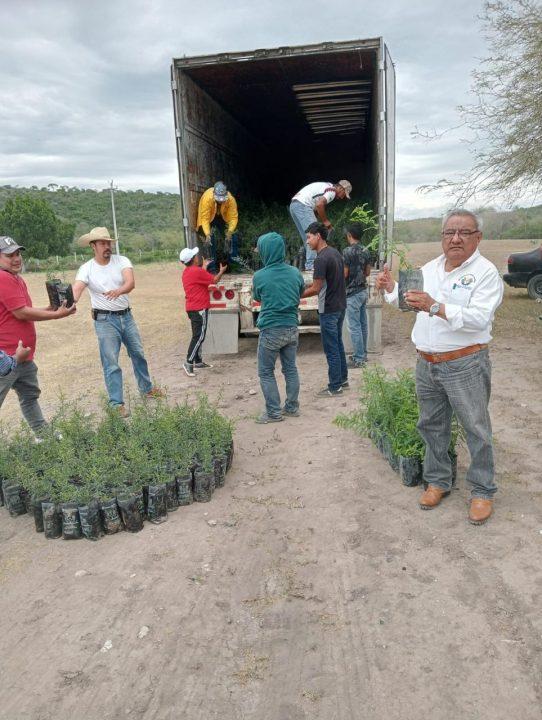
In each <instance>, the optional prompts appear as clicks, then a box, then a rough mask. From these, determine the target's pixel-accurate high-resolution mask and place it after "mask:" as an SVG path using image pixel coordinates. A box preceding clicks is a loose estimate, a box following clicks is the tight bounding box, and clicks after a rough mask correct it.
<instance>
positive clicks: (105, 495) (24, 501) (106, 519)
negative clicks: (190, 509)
mask: <svg viewBox="0 0 542 720" xmlns="http://www.w3.org/2000/svg"><path fill="white" fill-rule="evenodd" d="M40 440H41V441H40V442H36V440H35V438H34V436H33V434H32V433H31V432H30V430H28V429H26V428H22V429H21V430H20V432H19V433H18V434H17V435H16V436H15V437H12V438H8V437H7V436H5V435H4V437H2V438H1V441H2V442H1V445H0V479H1V492H0V502H1V503H3V504H5V506H6V508H7V510H8V511H9V513H10V515H12V516H16V515H22V514H24V513H29V514H31V515H32V516H33V518H34V522H35V526H36V531H37V532H44V533H45V537H47V538H58V537H63V538H64V539H66V540H72V539H77V538H81V537H85V538H88V539H89V540H98V539H99V538H100V537H101V536H102V535H103V534H104V533H105V534H106V535H111V534H114V533H117V532H119V531H120V530H128V531H129V532H138V531H139V530H142V529H143V521H144V520H145V519H146V520H148V521H149V522H151V523H162V522H164V521H165V520H167V516H168V512H172V511H175V510H177V509H178V508H179V507H180V506H183V505H190V504H191V503H192V502H194V501H195V502H208V501H209V500H210V499H211V496H212V494H213V492H214V490H215V489H216V488H219V487H221V486H223V485H224V481H225V476H226V472H227V471H228V470H229V468H230V465H231V462H232V458H233V439H232V426H231V423H230V421H229V420H227V419H226V418H224V417H223V416H221V415H220V414H219V413H218V412H217V410H216V409H215V408H214V407H212V406H211V405H210V404H209V402H208V400H207V398H206V397H205V396H201V397H200V399H199V402H198V404H197V405H196V406H195V407H191V406H189V405H187V404H184V405H175V406H173V407H170V406H168V405H167V404H166V403H158V404H156V405H150V404H149V405H146V404H143V403H142V404H140V405H138V406H136V407H135V408H133V411H132V418H131V420H130V421H129V422H126V421H125V420H123V419H122V418H121V417H120V415H119V413H118V412H116V411H115V410H114V409H111V408H106V410H105V415H104V417H103V418H102V419H101V420H100V421H97V420H96V419H95V418H93V417H89V416H88V415H86V414H85V413H83V412H82V410H81V409H80V408H78V407H77V406H68V405H63V406H62V407H61V409H60V410H59V412H58V414H57V416H56V417H55V418H54V420H53V422H52V423H51V425H50V426H49V428H48V429H47V430H46V432H45V433H44V435H43V436H42V438H40Z"/></svg>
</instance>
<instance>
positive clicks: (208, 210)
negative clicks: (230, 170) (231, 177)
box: [196, 180, 239, 264]
mask: <svg viewBox="0 0 542 720" xmlns="http://www.w3.org/2000/svg"><path fill="white" fill-rule="evenodd" d="M238 221H239V216H238V213H237V202H236V200H235V198H234V197H233V195H232V194H231V193H230V192H229V191H228V188H227V187H226V185H225V184H224V183H223V182H222V181H221V180H219V181H218V182H216V183H215V184H214V187H212V188H209V189H208V190H206V191H205V192H204V193H203V195H202V196H201V198H200V201H199V206H198V222H197V228H196V229H197V231H198V233H200V235H203V238H202V245H203V247H202V255H203V256H204V257H207V258H211V260H212V264H214V263H216V260H217V238H218V237H220V236H223V237H224V255H225V256H226V257H225V258H224V259H226V260H227V261H229V262H232V261H233V262H235V261H236V260H237V259H238V247H237V233H236V232H235V231H236V229H237V223H238Z"/></svg>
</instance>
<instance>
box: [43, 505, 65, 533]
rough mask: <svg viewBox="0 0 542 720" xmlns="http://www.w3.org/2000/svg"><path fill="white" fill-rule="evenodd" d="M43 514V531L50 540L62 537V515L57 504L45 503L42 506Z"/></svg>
mask: <svg viewBox="0 0 542 720" xmlns="http://www.w3.org/2000/svg"><path fill="white" fill-rule="evenodd" d="M41 510H42V514H43V531H44V533H45V537H46V538H47V539H48V540H54V539H55V538H59V537H61V536H62V513H61V512H60V508H59V506H58V505H57V504H56V503H53V502H43V503H42V504H41Z"/></svg>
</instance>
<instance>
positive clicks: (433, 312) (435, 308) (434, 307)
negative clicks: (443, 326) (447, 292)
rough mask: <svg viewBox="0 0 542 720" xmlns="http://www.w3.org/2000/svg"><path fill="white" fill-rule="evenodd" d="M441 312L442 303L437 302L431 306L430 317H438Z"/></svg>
mask: <svg viewBox="0 0 542 720" xmlns="http://www.w3.org/2000/svg"><path fill="white" fill-rule="evenodd" d="M439 310H440V303H438V302H436V303H433V304H432V305H431V307H430V308H429V317H433V315H436V314H437V313H438V311H439Z"/></svg>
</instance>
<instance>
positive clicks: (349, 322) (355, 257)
mask: <svg viewBox="0 0 542 720" xmlns="http://www.w3.org/2000/svg"><path fill="white" fill-rule="evenodd" d="M362 233H363V228H362V226H361V224H360V223H351V224H350V225H348V226H347V227H346V240H347V242H348V247H346V248H345V249H344V250H343V259H344V276H345V278H346V326H347V328H348V332H349V333H350V338H351V340H352V357H351V358H350V360H349V361H348V367H349V368H359V367H363V366H364V365H365V364H366V362H367V310H366V307H365V306H366V304H367V276H368V275H369V273H370V272H371V258H370V255H369V253H368V251H367V250H366V249H365V248H364V247H363V245H361V242H360V241H361V236H362Z"/></svg>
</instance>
